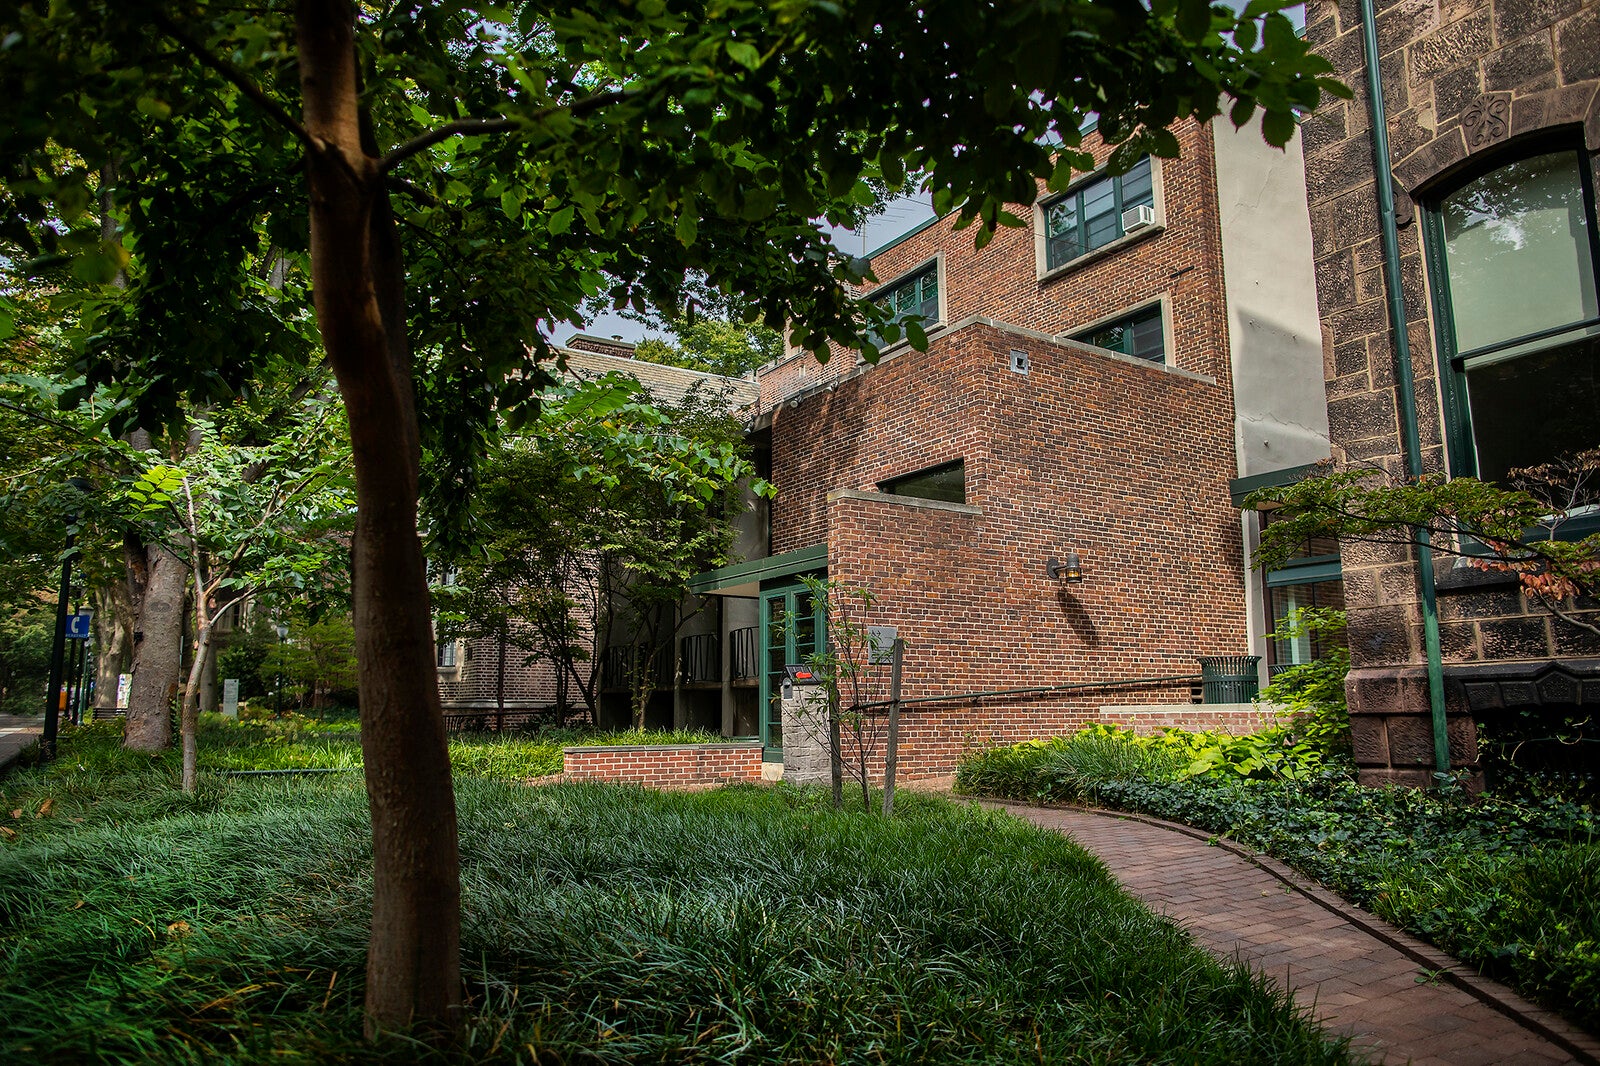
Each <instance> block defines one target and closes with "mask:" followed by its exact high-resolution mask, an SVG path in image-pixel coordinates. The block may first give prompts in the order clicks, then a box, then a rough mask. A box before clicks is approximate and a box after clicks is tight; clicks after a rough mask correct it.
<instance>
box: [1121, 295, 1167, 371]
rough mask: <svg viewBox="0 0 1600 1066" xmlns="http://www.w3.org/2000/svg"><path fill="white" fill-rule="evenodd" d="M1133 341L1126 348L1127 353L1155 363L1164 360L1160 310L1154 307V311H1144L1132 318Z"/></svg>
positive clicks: (1164, 347)
mask: <svg viewBox="0 0 1600 1066" xmlns="http://www.w3.org/2000/svg"><path fill="white" fill-rule="evenodd" d="M1131 332H1132V333H1133V342H1132V345H1131V347H1130V348H1129V350H1128V354H1129V355H1135V356H1138V357H1139V358H1140V359H1150V360H1153V361H1155V362H1157V363H1161V362H1165V361H1166V358H1167V353H1166V338H1165V337H1164V336H1163V335H1162V331H1161V310H1160V308H1157V309H1155V311H1154V313H1148V312H1147V313H1145V314H1143V315H1142V316H1140V317H1139V318H1137V319H1135V320H1134V323H1133V329H1132V331H1131Z"/></svg>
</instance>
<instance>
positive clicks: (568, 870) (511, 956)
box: [0, 734, 1345, 1063]
mask: <svg viewBox="0 0 1600 1066" xmlns="http://www.w3.org/2000/svg"><path fill="white" fill-rule="evenodd" d="M102 740H103V738H101V737H98V736H96V735H93V734H79V735H73V736H68V737H67V738H66V740H65V742H64V743H63V750H62V755H61V758H60V759H59V760H58V761H57V762H56V763H55V764H53V765H51V766H49V767H46V768H39V769H31V770H24V771H20V772H16V773H13V774H12V775H11V776H10V777H9V778H7V779H5V780H4V781H0V794H3V804H4V810H3V811H0V825H5V826H6V827H7V828H8V829H9V830H10V832H11V834H13V835H11V836H7V837H6V838H5V842H4V844H3V845H0V1018H4V1019H5V1023H4V1025H3V1026H0V1061H5V1062H10V1061H27V1062H44V1063H52V1062H62V1063H67V1062H71V1063H77V1062H91V1061H104V1062H144V1061H158V1062H185V1063H187V1062H196V1063H198V1062H214V1061H231V1062H290V1063H293V1062H372V1061H392V1062H412V1061H419V1060H421V1059H427V1058H433V1059H437V1060H438V1061H463V1062H497V1063H498V1062H505V1063H512V1062H518V1063H535V1062H537V1063H565V1062H618V1063H623V1062H656V1061H663V1062H713V1061H726V1062H732V1061H737V1062H757V1063H787V1062H794V1063H813V1062H986V1063H1011V1062H1017V1063H1021V1062H1030V1063H1037V1062H1048V1063H1057V1062H1068V1063H1071V1062H1084V1063H1091V1062H1094V1063H1099V1062H1103V1063H1122V1062H1185V1063H1188V1062H1215V1063H1241V1062H1260V1063H1287V1062H1342V1061H1345V1053H1344V1050H1343V1048H1342V1047H1341V1046H1340V1045H1338V1044H1336V1043H1329V1042H1326V1040H1325V1038H1324V1037H1323V1035H1322V1034H1320V1033H1319V1032H1318V1031H1317V1030H1315V1029H1313V1028H1311V1027H1309V1026H1307V1025H1306V1023H1305V1022H1304V1020H1303V1018H1302V1017H1301V1016H1300V1015H1299V1014H1298V1013H1297V1012H1296V1011H1295V1010H1294V1009H1293V1008H1292V1007H1291V1006H1290V1005H1289V1004H1288V1003H1287V1001H1286V999H1285V997H1283V996H1282V995H1281V994H1280V993H1278V992H1277V991H1275V990H1274V989H1272V988H1271V987H1270V986H1268V985H1267V984H1265V983H1264V982H1263V981H1262V980H1260V979H1258V978H1254V977H1251V976H1250V975H1249V974H1248V973H1245V972H1243V971H1240V970H1238V969H1234V968H1230V967H1226V966H1224V965H1222V964H1220V963H1218V962H1216V961H1215V960H1213V959H1212V958H1211V957H1209V956H1208V955H1206V954H1204V953H1203V952H1201V951H1200V950H1199V949H1198V948H1196V947H1194V946H1193V944H1192V943H1191V942H1190V941H1189V939H1188V937H1187V936H1186V935H1185V934H1183V933H1182V932H1181V931H1180V930H1179V929H1177V928H1176V927H1175V926H1174V925H1172V924H1171V923H1169V922H1167V921H1165V920H1162V919H1159V918H1157V917H1155V916H1154V915H1152V914H1151V913H1150V912H1149V911H1147V910H1145V909H1144V908H1143V907H1141V906H1139V905H1138V904H1137V903H1135V902H1134V901H1133V900H1131V899H1130V898H1128V897H1127V896H1125V895H1123V894H1122V893H1121V892H1120V891H1118V890H1117V888H1116V887H1115V885H1114V883H1113V882H1112V881H1111V880H1110V878H1109V877H1108V875H1107V874H1106V873H1105V871H1104V869H1103V868H1102V867H1101V866H1100V865H1099V864H1098V863H1096V862H1095V861H1094V860H1093V859H1091V858H1090V857H1089V856H1088V855H1087V854H1086V853H1084V852H1083V851H1082V850H1080V849H1079V848H1077V847H1076V846H1075V845H1073V844H1072V843H1070V842H1069V841H1067V840H1065V839H1063V838H1061V837H1059V836H1056V835H1054V834H1049V833H1045V832H1041V831H1039V830H1036V829H1033V828H1032V827H1030V826H1027V825H1025V824H1023V823H1021V822H1019V821H1017V820H1015V819H1012V818H1010V817H1008V816H1006V815H1003V814H998V813H991V812H984V811H981V810H979V809H977V808H974V807H963V806H959V805H956V804H951V803H948V802H944V801H941V800H936V799H930V798H921V797H914V796H905V797H903V799H902V801H901V803H900V804H897V807H898V808H899V810H898V813H897V815H896V818H895V819H894V821H893V822H885V821H883V820H882V819H879V818H876V817H869V816H866V815H864V814H862V813H861V812H859V811H855V812H849V811H847V812H842V813H840V812H834V811H833V810H831V809H830V808H829V807H828V806H827V804H826V798H825V796H823V795H821V794H818V793H813V792H805V791H800V790H796V789H790V788H781V787H780V788H756V787H737V788H728V789H722V790H718V791H714V792H707V793H695V794H682V793H679V794H656V793H650V792H646V791H644V790H641V789H636V788H629V787H621V786H599V785H561V786H555V787H545V788H527V787H523V786H520V785H517V784H515V783H512V782H509V781H503V780H493V779H490V778H487V777H484V776H480V775H478V774H473V773H463V774H461V775H459V777H458V782H457V792H458V806H459V811H460V820H461V852H462V860H463V871H462V880H463V888H464V928H463V939H462V952H463V967H464V970H465V974H466V979H467V985H468V992H469V996H470V1001H469V1010H470V1024H469V1029H468V1033H467V1038H466V1042H465V1044H464V1045H463V1047H462V1048H461V1049H460V1050H459V1051H457V1052H453V1053H451V1054H450V1055H448V1056H446V1055H432V1054H431V1053H428V1052H425V1051H423V1050H422V1049H419V1048H417V1047H415V1046H412V1045H410V1044H407V1043H405V1042H403V1041H399V1040H390V1041H388V1042H387V1043H384V1044H380V1045H378V1046H376V1047H373V1046H370V1045H366V1044H364V1043H362V1042H361V1040H360V1032H361V1024H360V1002H361V987H362V981H363V974H362V967H363V953H364V946H365V937H366V919H367V912H368V907H369V905H370V893H371V880H370V874H369V872H368V866H369V863H370V844H369V840H368V825H367V821H368V819H367V812H366V803H365V798H364V795H363V793H362V791H361V783H360V777H359V775H358V774H338V775H324V776H319V777H313V778H300V777H274V778H228V777H223V776H221V775H216V774H211V775H206V776H204V777H203V780H202V785H201V788H200V790H199V791H198V792H197V793H196V794H195V795H194V796H190V797H185V796H183V795H181V794H179V793H177V792H176V790H175V789H174V788H173V787H172V784H173V773H172V769H171V766H170V765H169V763H170V759H160V760H151V759H150V758H149V757H147V756H123V755H120V754H113V755H111V756H110V757H109V758H106V759H100V758H97V757H96V756H95V755H94V753H93V748H94V745H96V744H99V743H101V742H102ZM212 754H215V753H214V752H213V753H212ZM106 763H110V764H112V765H104V764H106ZM47 800H48V801H49V806H48V807H45V803H46V801H47ZM41 808H44V813H43V814H42V815H40V814H39V812H40V810H41ZM13 810H19V811H20V812H21V817H20V818H12V817H11V814H12V811H13Z"/></svg>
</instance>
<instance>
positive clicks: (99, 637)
mask: <svg viewBox="0 0 1600 1066" xmlns="http://www.w3.org/2000/svg"><path fill="white" fill-rule="evenodd" d="M90 595H91V596H93V597H94V645H95V652H96V655H95V663H94V709H95V711H97V712H99V711H104V712H106V713H107V716H108V717H109V716H110V714H111V712H114V711H115V710H116V709H117V679H118V678H119V677H121V675H122V673H123V670H124V668H125V667H126V666H127V665H128V656H129V655H130V654H131V653H132V650H133V649H132V646H131V645H132V643H133V608H132V605H131V604H130V603H129V602H128V588H127V586H126V585H124V584H122V583H121V582H112V583H110V584H107V585H99V586H96V587H95V588H94V589H93V590H91V592H90Z"/></svg>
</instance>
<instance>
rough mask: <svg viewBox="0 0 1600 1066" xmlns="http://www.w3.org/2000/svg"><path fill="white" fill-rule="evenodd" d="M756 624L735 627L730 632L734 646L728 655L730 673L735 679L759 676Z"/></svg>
mask: <svg viewBox="0 0 1600 1066" xmlns="http://www.w3.org/2000/svg"><path fill="white" fill-rule="evenodd" d="M757 628H758V627H756V626H747V627H745V628H744V629H735V630H733V631H732V632H730V633H729V634H728V640H729V641H730V642H731V644H732V647H731V648H730V649H729V651H730V652H731V654H730V655H729V657H728V674H729V676H730V677H731V679H732V680H734V681H744V680H748V679H750V678H754V677H756V676H757V671H756V662H757V659H756V630H757Z"/></svg>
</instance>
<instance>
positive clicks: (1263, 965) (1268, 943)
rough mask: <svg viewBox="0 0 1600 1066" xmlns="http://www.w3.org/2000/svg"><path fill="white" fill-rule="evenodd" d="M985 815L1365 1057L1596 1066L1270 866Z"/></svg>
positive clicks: (1574, 1043) (1186, 837)
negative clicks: (1271, 990)
mask: <svg viewBox="0 0 1600 1066" xmlns="http://www.w3.org/2000/svg"><path fill="white" fill-rule="evenodd" d="M987 806H991V807H996V808H1000V809H1003V810H1007V811H1009V812H1010V813H1012V814H1014V815H1016V816H1017V817H1018V818H1023V819H1026V820H1027V821H1031V822H1033V823H1034V824H1035V825H1039V826H1042V827H1044V828H1046V829H1053V830H1056V831H1057V832H1061V833H1065V834H1066V835H1068V836H1070V837H1071V838H1072V839H1073V840H1075V841H1077V842H1078V843H1079V844H1081V845H1082V846H1083V847H1084V848H1086V849H1088V850H1089V851H1090V852H1093V853H1094V854H1095V855H1096V856H1097V857H1098V858H1099V859H1100V860H1101V861H1102V862H1104V863H1105V864H1106V866H1107V867H1109V868H1110V870H1111V873H1112V874H1113V875H1114V876H1115V877H1116V878H1117V880H1118V881H1120V882H1122V884H1123V886H1124V887H1125V888H1126V889H1127V890H1128V891H1129V892H1130V893H1132V894H1133V895H1134V896H1137V897H1138V898H1139V899H1141V900H1143V901H1144V902H1145V903H1147V904H1149V905H1150V906H1151V907H1153V908H1154V909H1155V910H1157V911H1160V912H1163V913H1165V914H1168V915H1170V916H1171V917H1172V918H1174V919H1176V920H1177V921H1178V922H1179V923H1181V924H1182V925H1183V926H1184V927H1185V928H1187V929H1188V930H1189V931H1190V932H1191V933H1192V934H1193V935H1194V937H1195V939H1196V940H1197V941H1198V942H1199V943H1200V944H1202V945H1203V946H1205V947H1207V948H1209V949H1210V950H1211V951H1213V952H1215V953H1216V954H1218V955H1221V956H1223V957H1225V958H1233V957H1237V958H1239V959H1240V960H1242V961H1244V962H1245V963H1247V964H1249V965H1250V966H1251V967H1252V968H1253V969H1258V970H1262V971H1264V972H1266V973H1267V974H1268V975H1269V976H1270V977H1272V978H1274V979H1276V980H1277V981H1279V982H1280V983H1281V984H1283V985H1285V986H1286V987H1288V988H1290V989H1292V990H1293V992H1294V996H1295V999H1296V1000H1298V1001H1299V1002H1300V1003H1301V1004H1302V1005H1304V1006H1306V1007H1308V1008H1311V1009H1312V1011H1313V1012H1314V1013H1315V1015H1316V1017H1317V1019H1318V1020H1319V1021H1320V1022H1321V1023H1322V1024H1324V1025H1325V1026H1327V1027H1328V1028H1329V1029H1330V1030H1332V1031H1334V1032H1338V1033H1341V1034H1344V1035H1348V1036H1350V1037H1352V1046H1353V1048H1354V1050H1355V1051H1356V1053H1357V1054H1358V1055H1367V1056H1370V1057H1371V1058H1372V1059H1373V1060H1374V1061H1377V1062H1384V1063H1404V1062H1406V1061H1408V1060H1409V1061H1411V1062H1413V1063H1415V1064H1416V1066H1490V1064H1495V1063H1507V1064H1509V1063H1518V1064H1528V1066H1543V1064H1546V1063H1557V1062H1583V1063H1600V1041H1596V1040H1595V1038H1594V1037H1591V1036H1589V1035H1588V1034H1587V1033H1584V1032H1582V1031H1580V1030H1578V1029H1577V1028H1575V1027H1574V1026H1572V1025H1570V1024H1569V1023H1567V1022H1565V1021H1563V1020H1562V1019H1561V1018H1559V1017H1558V1016H1556V1015H1554V1014H1552V1013H1550V1012H1549V1011H1546V1010H1542V1009H1541V1008H1539V1007H1536V1006H1534V1005H1533V1004H1531V1003H1529V1002H1527V1001H1526V1000H1523V999H1522V998H1520V997H1519V996H1517V995H1516V994H1515V993H1513V992H1511V990H1509V989H1507V988H1505V987H1504V986H1503V985H1499V984H1496V983H1495V982H1493V981H1489V980H1486V979H1484V978H1483V977H1480V976H1478V975H1477V973H1476V972H1474V971H1473V970H1471V969H1470V968H1469V967H1467V966H1466V965H1464V964H1462V963H1460V962H1458V961H1456V960H1454V959H1452V958H1450V957H1448V956H1446V955H1444V954H1442V953H1441V952H1439V951H1438V950H1437V949H1436V948H1433V947H1431V946H1429V945H1427V944H1424V943H1422V942H1421V941H1419V940H1417V939H1415V938H1413V937H1411V936H1408V935H1407V934H1405V933H1402V932H1400V931H1399V930H1397V929H1395V928H1393V927H1392V926H1389V925H1386V924H1385V923H1383V922H1382V921H1380V920H1379V919H1377V918H1375V917H1373V916H1372V915H1370V914H1367V913H1366V912H1364V911H1362V910H1360V909H1358V908H1356V907H1354V906H1351V905H1350V904H1348V903H1346V902H1344V901H1343V900H1341V899H1339V898H1338V897H1337V896H1335V895H1333V894H1332V893H1331V892H1328V891H1327V890H1326V889H1324V888H1322V887H1321V886H1319V885H1316V884H1314V883H1312V882H1310V881H1308V880H1306V879H1305V878H1303V877H1301V876H1300V875H1298V874H1296V873H1295V872H1294V871H1292V870H1290V869H1289V868H1288V867H1286V866H1284V865H1283V864H1282V863H1279V862H1276V861H1275V860H1273V859H1269V858H1266V857H1263V856H1254V855H1253V853H1249V852H1247V851H1246V850H1245V849H1243V848H1241V847H1239V846H1238V845H1236V844H1233V843H1232V842H1223V843H1221V844H1219V845H1212V844H1209V843H1208V839H1207V837H1206V835H1205V834H1203V833H1200V832H1199V831H1198V830H1193V829H1189V828H1188V827H1186V826H1176V825H1172V824H1171V823H1166V822H1158V821H1156V820H1154V819H1146V818H1142V817H1137V816H1119V815H1116V814H1112V813H1109V812H1098V811H1084V810H1061V809H1055V808H1048V809H1047V808H1040V807H1026V806H1021V805H1014V804H1009V803H988V804H987ZM1246 855H1250V856H1251V857H1250V858H1246V857H1245V856H1246Z"/></svg>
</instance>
